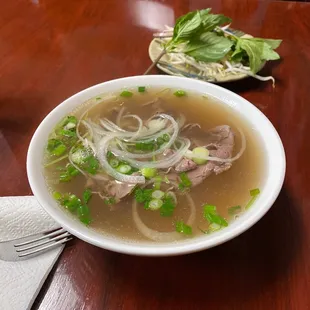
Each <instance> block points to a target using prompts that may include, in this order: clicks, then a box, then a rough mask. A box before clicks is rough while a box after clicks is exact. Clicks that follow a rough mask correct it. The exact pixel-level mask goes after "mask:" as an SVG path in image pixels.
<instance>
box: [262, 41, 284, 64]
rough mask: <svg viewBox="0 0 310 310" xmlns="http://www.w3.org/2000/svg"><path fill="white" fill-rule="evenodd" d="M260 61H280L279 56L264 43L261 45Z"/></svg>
mask: <svg viewBox="0 0 310 310" xmlns="http://www.w3.org/2000/svg"><path fill="white" fill-rule="evenodd" d="M262 59H264V60H277V59H280V56H279V54H278V53H277V52H275V51H274V50H273V49H272V47H271V46H270V45H268V43H266V42H264V45H263V54H262Z"/></svg>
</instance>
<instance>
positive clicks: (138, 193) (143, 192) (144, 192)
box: [135, 187, 153, 203]
mask: <svg viewBox="0 0 310 310" xmlns="http://www.w3.org/2000/svg"><path fill="white" fill-rule="evenodd" d="M152 192H153V190H152V189H142V188H140V187H137V188H136V190H135V199H136V201H137V202H139V203H144V202H148V201H150V200H152Z"/></svg>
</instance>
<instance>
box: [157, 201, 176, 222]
mask: <svg viewBox="0 0 310 310" xmlns="http://www.w3.org/2000/svg"><path fill="white" fill-rule="evenodd" d="M175 207H176V205H175V201H174V199H173V198H172V197H171V196H166V197H165V198H164V199H163V205H162V206H161V208H160V215H161V216H165V217H166V216H172V214H173V212H174V209H175Z"/></svg>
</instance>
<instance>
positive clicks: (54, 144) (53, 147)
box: [47, 139, 67, 156]
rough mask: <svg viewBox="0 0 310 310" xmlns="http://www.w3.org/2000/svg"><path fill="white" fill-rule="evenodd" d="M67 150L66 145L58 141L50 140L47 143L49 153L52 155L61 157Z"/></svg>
mask: <svg viewBox="0 0 310 310" xmlns="http://www.w3.org/2000/svg"><path fill="white" fill-rule="evenodd" d="M66 150H67V148H66V146H65V144H64V143H63V142H62V141H61V140H58V139H49V140H48V142H47V151H48V152H49V153H50V154H51V155H55V156H60V155H62V154H63V153H64V152H65V151H66Z"/></svg>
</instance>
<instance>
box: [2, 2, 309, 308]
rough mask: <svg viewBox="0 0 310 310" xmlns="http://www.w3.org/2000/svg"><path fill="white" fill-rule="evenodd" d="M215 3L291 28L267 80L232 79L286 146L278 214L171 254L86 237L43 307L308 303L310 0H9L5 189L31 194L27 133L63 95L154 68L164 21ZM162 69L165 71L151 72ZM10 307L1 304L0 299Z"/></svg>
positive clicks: (259, 23)
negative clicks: (137, 251)
mask: <svg viewBox="0 0 310 310" xmlns="http://www.w3.org/2000/svg"><path fill="white" fill-rule="evenodd" d="M209 6H210V7H213V10H214V11H215V12H221V13H224V14H226V15H228V16H230V17H232V19H233V21H234V23H233V27H234V28H240V29H243V30H244V31H246V32H248V33H251V34H253V35H255V36H260V37H269V38H282V39H283V40H284V41H283V44H282V46H281V47H280V49H279V53H280V54H281V56H282V60H281V61H277V62H274V63H273V64H268V66H267V67H266V68H265V69H264V72H263V73H264V74H269V73H272V74H273V76H274V77H275V78H276V80H277V83H276V88H275V89H273V88H272V87H271V84H270V83H263V82H259V81H255V80H252V79H248V80H245V81H242V82H238V83H232V84H225V85H223V86H224V87H227V88H229V89H231V90H233V91H235V92H237V93H239V94H240V95H242V96H243V97H245V98H246V99H248V100H249V101H251V102H252V103H253V104H254V105H256V106H257V107H258V108H259V109H260V110H261V111H262V112H263V113H265V114H266V115H267V116H268V117H269V119H270V120H271V121H272V123H273V124H274V126H275V127H276V128H277V130H278V132H279V134H280V136H281V138H282V140H283V143H284V147H285V150H286V155H287V174H286V179H285V184H284V187H283V189H282V191H281V194H280V196H279V198H278V199H277V201H276V203H275V205H274V206H273V207H272V209H271V210H270V212H268V214H267V215H266V216H265V217H264V218H263V219H262V220H261V221H260V222H259V223H257V224H256V225H255V226H254V227H253V228H251V229H250V230H249V231H247V232H246V233H244V234H243V235H241V236H240V237H238V238H236V239H234V240H232V241H230V242H227V243H226V244H224V245H221V246H219V247H216V248H213V249H211V250H207V251H204V252H201V253H197V254H192V255H187V256H182V257H170V258H145V257H132V256H127V255H121V254H117V253H112V252H109V251H105V250H102V249H99V248H96V247H94V246H91V245H89V244H86V243H84V242H82V241H75V243H74V244H72V245H71V246H69V247H67V248H66V249H65V251H64V252H63V254H62V255H61V257H60V259H59V261H58V263H57V264H56V265H55V267H54V268H53V271H52V272H51V273H50V275H49V277H48V279H47V281H46V282H45V285H44V287H43V289H42V290H41V292H40V294H39V296H38V298H37V300H36V302H35V304H34V309H42V310H43V309H44V310H49V309H57V310H71V309H91V310H95V309H142V310H144V309H145V310H152V309H161V310H163V309H177V310H181V309H185V310H188V309H212V310H213V309H221V310H222V309H228V310H231V309H236V310H242V309H251V310H255V309H262V310H266V309H279V310H283V309H296V310H305V309H310V224H309V221H310V187H309V185H310V143H309V142H310V140H309V134H310V99H309V98H310V77H309V75H310V43H309V42H310V19H309V17H310V4H308V3H295V2H281V1H267V0H266V1H258V0H257V1H256V0H253V1H250V0H238V2H237V1H235V0H222V1H218V0H212V1H207V0H205V1H204V0H183V1H182V0H179V1H177V0H166V1H165V0H161V1H160V0H158V1H142V0H128V1H125V0H79V1H76V0H10V1H2V2H1V11H0V171H1V174H0V184H1V186H0V195H2V196H7V195H28V194H31V191H30V188H29V185H28V182H27V176H26V170H25V159H26V152H27V147H28V144H29V141H30V138H31V136H32V134H33V132H34V130H35V128H36V127H37V126H38V124H39V123H40V121H41V120H42V119H43V117H44V116H45V115H46V114H47V113H48V112H49V111H50V110H51V109H52V108H54V107H55V106H56V105H57V104H58V103H60V102H61V101H62V100H64V99H65V98H67V97H69V96H71V95H72V94H74V93H76V92H78V91H80V90H82V89H83V88H86V87H88V86H90V85H93V84H96V83H99V82H103V81H107V80H110V79H114V78H119V77H124V76H129V75H137V74H141V73H143V72H144V71H145V69H146V68H147V67H148V66H149V64H150V60H149V58H148V44H149V42H150V40H151V38H152V33H153V32H154V30H155V29H158V28H160V27H162V25H164V24H173V22H174V20H175V18H176V17H177V16H179V15H181V14H184V13H186V12H187V11H190V10H194V9H198V8H205V7H209ZM153 72H154V73H158V74H160V72H159V71H156V70H154V71H153ZM0 308H1V306H0Z"/></svg>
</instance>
